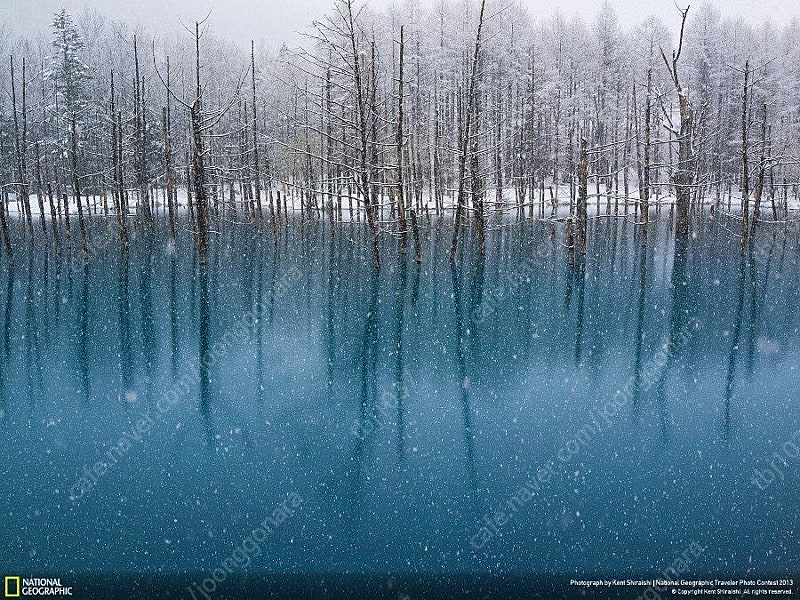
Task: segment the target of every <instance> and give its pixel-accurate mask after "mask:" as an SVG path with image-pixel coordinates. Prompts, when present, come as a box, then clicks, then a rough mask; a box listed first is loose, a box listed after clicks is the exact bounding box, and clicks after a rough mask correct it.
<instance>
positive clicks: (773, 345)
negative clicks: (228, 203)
mask: <svg viewBox="0 0 800 600" xmlns="http://www.w3.org/2000/svg"><path fill="white" fill-rule="evenodd" d="M764 227H765V229H764V231H763V232H762V235H761V237H760V239H759V242H758V243H757V244H756V246H755V248H754V249H753V250H752V251H751V252H750V253H749V254H748V255H747V256H746V257H745V258H744V259H740V257H739V241H738V240H739V238H738V236H737V235H736V234H735V233H734V232H735V231H736V227H735V224H726V223H723V222H717V223H714V224H712V223H706V224H705V225H703V227H702V229H701V233H700V235H698V236H697V237H696V238H695V239H692V240H690V241H689V243H688V246H687V247H686V248H682V247H681V248H677V250H676V249H675V248H674V247H673V244H672V242H670V241H668V240H670V238H671V233H670V232H669V231H668V228H667V224H666V223H665V222H658V223H655V224H654V225H653V226H652V228H651V231H650V236H649V239H648V240H647V244H646V245H645V244H643V243H642V240H641V239H639V238H637V239H634V236H633V233H632V227H631V224H629V223H627V224H626V223H625V222H624V221H622V220H617V221H614V222H600V221H598V222H596V223H593V224H592V228H593V229H592V231H591V243H590V255H589V257H588V259H587V261H586V263H585V265H581V264H578V265H576V266H575V267H572V268H571V267H569V265H568V264H567V256H566V251H565V249H564V240H563V239H562V233H561V230H560V228H559V232H558V233H557V234H556V235H555V236H553V235H552V234H551V230H550V226H549V225H547V224H542V223H528V224H522V225H511V226H508V227H505V228H500V229H497V230H495V231H493V232H492V234H491V236H490V239H489V244H488V246H489V254H488V258H487V259H486V261H485V263H480V262H476V261H474V260H473V257H474V251H473V249H472V247H471V245H470V244H471V242H470V243H468V248H467V251H466V252H465V253H464V255H465V257H463V256H462V258H461V259H460V260H459V261H457V262H456V264H455V265H453V266H451V265H450V263H449V262H447V260H446V259H445V258H444V257H446V244H447V242H449V235H450V228H449V226H446V225H444V226H442V227H441V228H437V227H436V226H433V227H431V228H430V229H429V230H426V232H425V238H426V239H425V240H424V244H423V245H424V247H425V248H427V251H426V254H425V256H424V257H423V264H422V266H421V267H417V266H416V265H415V264H414V263H413V262H412V261H409V262H408V263H407V264H406V263H403V264H401V263H400V262H399V261H398V260H397V259H396V258H395V256H396V253H395V252H394V250H393V249H392V248H390V247H393V244H394V242H393V241H392V240H391V239H387V240H385V241H384V244H385V246H384V249H383V250H384V255H385V258H384V261H385V264H384V267H385V268H384V269H383V270H382V271H381V272H380V274H376V273H375V271H374V270H373V268H372V267H371V264H370V258H369V255H368V252H367V250H366V238H365V237H364V233H363V231H362V230H361V229H360V228H359V227H358V226H357V225H352V226H350V228H348V226H343V228H342V229H339V230H337V235H336V237H335V238H334V239H332V240H331V239H330V238H329V237H328V234H327V227H326V226H324V225H322V224H317V225H314V224H312V225H308V224H307V225H306V226H305V228H304V230H303V231H302V234H301V232H300V229H299V226H298V225H296V224H295V226H294V229H293V232H294V235H293V237H292V238H291V239H289V240H288V241H287V240H283V241H281V243H280V244H279V245H278V247H277V248H276V247H275V246H274V245H273V243H272V240H271V238H270V237H269V236H268V235H267V234H265V235H264V237H263V238H259V237H258V236H255V235H253V234H252V232H250V231H249V230H247V228H244V227H241V228H238V229H235V230H233V231H227V230H223V231H222V232H221V233H219V234H218V235H217V236H215V238H214V240H213V242H212V247H211V251H210V253H211V256H210V263H209V265H208V269H207V271H206V272H199V271H198V270H197V267H196V266H195V259H194V256H193V245H192V242H191V240H190V239H189V238H188V235H187V234H186V233H185V230H184V232H183V233H182V238H181V239H180V240H179V241H178V244H177V246H175V247H171V246H170V244H168V243H167V238H166V236H165V235H164V233H163V232H159V233H156V234H154V235H152V236H146V235H144V234H142V233H138V234H137V237H136V240H135V243H134V244H133V247H132V250H131V252H130V255H129V256H128V257H127V258H125V257H124V255H122V254H121V253H120V252H119V251H118V250H116V249H115V248H114V245H113V244H108V245H104V242H103V241H102V235H103V234H102V232H101V231H100V230H99V229H98V228H95V233H94V235H95V243H94V249H95V251H94V255H95V256H94V258H93V259H92V261H91V262H90V263H89V264H88V266H87V267H85V268H84V267H83V266H82V265H81V263H80V262H79V261H72V262H70V263H67V262H65V261H64V260H63V259H62V260H57V259H56V258H55V257H54V255H53V253H52V251H51V252H50V253H49V255H47V256H46V255H45V253H44V252H43V251H42V250H41V249H38V250H37V252H36V254H35V255H33V256H31V255H29V254H26V253H25V252H24V250H23V249H22V248H20V249H19V250H18V252H17V257H16V267H15V268H14V269H13V270H11V271H8V270H7V269H6V267H5V263H3V269H2V276H0V297H2V298H3V302H2V303H0V311H1V312H0V324H2V329H0V359H1V362H0V407H1V409H2V419H0V476H2V477H1V478H0V480H2V482H3V483H2V497H0V555H1V556H2V557H3V562H4V568H6V569H7V570H8V571H9V572H13V571H18V572H23V574H24V573H39V572H42V573H58V574H62V575H63V574H64V573H87V572H101V573H124V572H151V573H157V572H159V573H177V572H186V571H200V572H204V571H207V572H210V571H211V570H212V569H214V568H216V567H219V566H220V564H221V563H222V561H224V560H225V559H228V558H229V557H231V556H232V553H233V552H234V551H235V549H236V548H237V547H239V548H241V547H242V543H243V540H245V538H247V536H250V535H251V534H252V532H253V530H254V529H256V528H258V527H260V526H261V524H262V523H263V522H264V519H265V518H266V517H270V518H272V519H273V520H272V521H271V522H270V531H268V532H267V535H266V539H263V540H262V541H261V542H260V543H259V545H258V549H257V550H255V549H253V547H252V546H250V547H249V549H248V548H245V550H246V551H248V552H249V558H250V559H251V560H248V561H240V562H239V563H238V565H237V567H236V568H237V570H239V571H242V572H250V573H258V572H265V571H270V572H278V573H283V572H286V573H288V572H310V573H324V572H331V573H360V572H367V573H408V572H414V573H438V572H450V573H493V574H497V573H571V574H578V575H588V574H590V573H601V572H602V573H611V574H615V575H620V576H621V575H623V574H625V573H648V574H651V575H655V574H657V573H661V571H662V570H663V569H665V568H667V567H668V566H670V564H671V563H672V562H673V561H674V559H675V558H676V557H678V556H680V555H681V553H683V552H685V550H686V549H687V548H689V547H690V545H692V544H694V545H695V546H693V548H697V547H700V548H702V549H703V551H702V553H699V554H698V555H697V556H692V559H691V564H690V565H689V571H690V572H691V573H720V574H722V573H725V574H731V575H737V576H742V575H744V574H748V573H750V574H753V573H759V574H765V573H773V574H783V575H786V574H789V573H791V572H794V573H797V572H800V536H798V530H799V529H800V511H798V509H797V497H798V491H800V458H798V457H797V456H793V455H794V450H793V448H797V446H796V445H793V444H794V442H797V443H798V444H800V439H798V438H795V440H794V442H791V440H792V435H793V433H794V432H795V431H797V430H798V428H800V406H799V405H798V401H797V400H798V397H797V390H798V389H800V344H799V343H798V326H799V325H800V311H798V310H797V306H798V302H799V301H800V269H798V263H797V259H798V243H797V241H798V240H797V234H796V233H794V232H790V233H788V234H785V232H784V231H783V230H782V229H766V228H767V227H768V226H767V225H765V226H764ZM428 238H429V239H428ZM531 259H532V260H531ZM671 281H672V282H674V285H671V284H670V282H671ZM256 316H258V317H260V318H258V319H255V318H251V317H256ZM665 345H666V348H667V349H668V352H664V353H662V354H661V355H659V354H658V353H659V349H660V348H662V346H665ZM209 363H213V364H210V365H209ZM201 364H206V365H209V366H208V368H205V367H202V366H198V365H201ZM654 365H655V366H654ZM637 373H638V374H639V377H638V379H637V378H636V374H637ZM631 377H634V380H635V381H637V382H638V385H636V386H634V387H633V388H630V387H629V388H628V389H629V390H630V389H633V391H632V392H631V393H630V394H629V396H626V399H625V401H624V402H622V403H621V404H620V405H619V408H618V410H616V411H614V412H615V414H614V415H609V414H608V412H606V413H605V416H603V415H602V414H601V413H600V412H598V411H600V410H602V407H603V405H604V404H606V403H607V402H608V400H610V399H612V398H613V397H614V393H615V392H616V391H617V390H619V389H621V388H623V386H625V385H626V382H627V381H629V380H630V378H631ZM182 378H183V379H182ZM181 380H182V381H183V383H184V384H185V385H180V384H176V382H180V381H181ZM168 392H171V395H169V396H168V397H169V398H171V399H172V400H174V404H171V405H168V407H169V408H168V410H166V411H165V412H164V413H159V406H161V407H163V406H164V404H163V402H162V404H160V405H159V404H158V402H159V401H163V398H165V394H167V393H168ZM143 417H144V418H145V419H146V420H148V419H149V422H150V426H149V427H146V428H145V429H146V431H145V432H144V433H137V432H136V429H135V428H136V423H137V421H138V420H139V419H141V418H143ZM592 424H593V425H592ZM587 425H592V426H591V427H587ZM126 432H127V435H128V437H125V434H126ZM131 432H133V433H131ZM137 435H138V436H139V439H137V438H136V436H137ZM125 440H127V442H126V441H125ZM787 441H788V442H791V443H789V444H788V445H787ZM120 442H122V445H121V446H120V445H119V443H120ZM114 446H117V447H118V448H122V449H121V450H119V451H118V452H117V453H116V454H113V456H114V457H115V458H114V460H113V461H112V460H110V459H109V451H110V450H111V449H112V448H113V447H114ZM776 453H778V454H780V455H781V456H782V457H783V462H776V460H777V459H776V458H775V454H776ZM98 461H100V462H101V469H100V471H102V473H99V472H97V471H96V470H94V467H93V465H95V463H97V462H98ZM770 461H772V462H773V464H774V465H776V466H779V467H780V468H779V470H780V477H779V476H778V475H777V474H774V481H772V482H771V483H769V484H767V483H765V482H766V481H767V480H768V479H769V476H768V474H764V476H763V477H762V479H761V480H757V482H754V481H753V477H754V469H755V468H758V469H760V470H762V472H763V471H764V470H765V469H769V468H770V467H769V463H770ZM103 462H105V468H103V465H102V463H103ZM540 467H543V468H544V469H545V470H549V471H550V473H551V474H550V475H547V476H546V479H547V481H545V482H543V483H541V487H540V489H539V490H538V491H536V492H535V493H532V495H531V496H525V500H524V502H520V501H519V496H518V491H519V489H520V488H521V487H522V486H523V485H525V484H526V483H527V482H529V481H532V480H534V481H535V480H536V477H537V469H539V468H540ZM87 470H88V471H89V472H91V477H90V476H89V475H87ZM773 473H774V472H773ZM82 478H83V479H82ZM762 488H763V489H762ZM515 495H517V501H514V500H512V498H514V497H515ZM293 502H294V504H293ZM282 504H283V506H284V508H279V507H280V506H281V505H282ZM511 504H514V506H515V509H511V508H510V506H511ZM276 510H277V511H278V513H276V512H275V511H276ZM499 510H502V511H504V513H505V514H506V518H505V519H500V520H501V521H503V522H502V523H500V524H498V522H497V520H496V519H495V514H496V513H497V512H498V511H499ZM276 515H277V516H276ZM487 517H488V518H489V520H490V522H491V525H489V524H487V521H486V519H487ZM482 527H483V528H485V529H481V528H482ZM264 531H266V530H264ZM487 532H488V533H487ZM262 538H263V536H262ZM251 541H252V540H251ZM244 562H247V563H248V564H247V565H244Z"/></svg>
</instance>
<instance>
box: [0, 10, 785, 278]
mask: <svg viewBox="0 0 800 600" xmlns="http://www.w3.org/2000/svg"><path fill="white" fill-rule="evenodd" d="M242 18H246V16H244V15H243V16H242ZM212 20H213V18H212ZM682 23H683V27H682V28H681V34H680V36H678V37H675V36H671V35H670V33H669V31H670V30H669V28H668V27H667V25H669V27H670V28H674V29H676V30H677V27H678V26H681V24H682ZM185 25H186V29H187V31H186V33H185V34H183V35H178V36H170V37H166V38H165V37H163V36H160V35H158V34H155V33H153V32H149V31H146V30H134V29H132V28H131V27H130V26H128V25H127V24H125V23H117V22H112V21H109V20H107V19H105V18H104V17H103V16H102V15H99V14H96V13H88V14H83V15H74V16H71V15H69V14H67V13H66V12H63V11H62V12H61V13H59V14H57V15H54V18H53V25H52V29H51V31H49V32H42V34H41V36H39V37H37V38H36V39H27V38H22V37H18V36H16V35H15V33H14V32H13V31H8V30H6V31H5V33H4V34H3V35H2V36H1V37H0V48H1V49H2V54H3V55H5V56H6V57H8V60H7V63H6V66H5V67H4V68H2V69H0V189H1V190H2V196H1V198H2V207H1V208H2V210H0V215H2V217H3V219H2V223H0V225H2V233H3V246H2V247H3V251H4V252H5V253H7V254H8V255H9V256H12V255H13V251H14V248H13V247H12V246H13V244H12V238H13V236H11V235H10V234H9V223H10V222H11V221H13V220H14V219H21V220H23V221H24V222H25V223H26V225H27V228H28V231H29V232H30V234H33V232H34V231H35V230H42V229H43V230H44V231H45V232H47V233H48V236H50V237H53V238H54V240H53V241H54V242H55V244H56V245H57V246H58V245H59V244H60V243H63V241H64V240H60V241H59V239H58V236H59V232H58V229H59V227H52V228H51V229H52V235H51V234H50V232H49V230H48V228H49V225H48V224H49V223H55V222H58V223H62V222H64V221H66V222H65V223H64V225H65V226H66V228H67V231H68V232H69V231H70V227H71V228H72V230H74V228H75V227H76V226H77V227H78V231H79V235H80V236H81V237H82V239H83V249H84V255H86V256H88V255H89V248H88V244H87V242H86V232H85V229H86V227H87V225H86V222H87V221H88V220H89V219H91V218H93V215H96V214H104V215H106V216H114V215H116V217H117V218H116V223H117V224H116V226H115V227H116V228H117V229H118V230H119V235H120V239H121V243H122V244H123V245H125V244H127V228H128V227H130V224H129V223H128V221H129V220H130V218H131V217H134V218H136V219H141V221H142V222H144V223H147V222H151V221H152V219H153V218H154V215H155V214H156V213H160V212H163V213H164V214H165V215H168V216H169V219H170V223H171V227H172V231H173V234H174V232H175V229H176V222H177V221H178V212H179V204H180V205H184V206H185V207H186V210H187V212H188V213H189V215H190V217H191V219H192V221H191V222H192V224H193V231H194V232H195V234H196V235H197V239H198V241H199V244H200V256H201V261H202V260H203V257H204V252H205V244H206V238H207V234H208V227H209V223H210V222H212V220H213V219H221V218H222V219H227V220H229V221H234V222H244V223H252V224H253V226H254V227H257V228H258V229H259V230H264V231H265V232H269V231H270V230H271V231H272V232H273V233H274V234H275V235H276V236H277V235H279V232H280V230H281V228H282V226H283V225H284V224H285V223H286V221H287V220H288V214H289V212H290V211H291V210H292V208H294V210H296V211H298V212H302V214H303V218H322V219H327V220H329V221H330V224H331V233H332V234H333V232H334V225H335V223H336V222H337V221H342V220H345V221H346V220H356V219H358V220H362V219H363V220H364V222H366V223H367V224H368V227H369V230H370V233H371V239H372V240H373V244H372V246H373V247H372V251H373V255H374V259H375V262H376V264H380V257H379V256H378V245H377V242H376V241H375V240H377V238H378V236H380V235H395V236H397V237H398V239H399V241H400V247H401V252H406V248H407V247H410V246H411V245H412V243H413V244H414V246H416V247H417V248H416V253H417V256H418V254H419V250H418V244H419V242H418V232H417V220H418V219H420V220H421V219H423V218H425V219H427V218H430V217H431V216H432V215H435V216H438V215H442V214H447V215H448V216H449V215H453V218H454V221H453V222H454V223H455V225H454V228H453V229H454V230H453V239H452V244H451V253H452V254H454V253H455V252H456V247H457V244H458V240H459V228H460V227H461V226H462V224H463V225H464V226H465V227H466V228H468V229H470V230H472V231H474V232H475V235H476V239H477V241H478V247H479V248H480V249H481V251H484V249H485V243H484V238H485V231H486V229H487V228H488V227H490V226H491V224H492V223H493V222H496V221H497V220H498V219H500V218H501V217H500V215H501V214H503V213H506V214H510V215H513V216H514V217H517V218H521V217H528V216H546V217H549V218H553V219H566V222H567V226H568V230H569V231H570V232H571V231H572V227H573V218H574V219H575V222H574V226H575V231H576V234H577V236H578V240H579V242H580V241H581V240H582V244H583V247H584V248H585V235H586V233H585V231H586V220H587V218H588V216H591V215H592V214H594V213H596V214H604V215H605V214H608V215H619V214H633V215H634V216H636V217H637V219H638V221H637V222H638V223H640V224H643V225H644V226H645V227H646V223H647V220H648V218H649V217H648V214H649V210H650V207H651V206H653V205H660V204H661V203H662V202H665V204H666V205H669V206H670V207H671V209H674V211H675V214H676V223H677V225H678V227H677V229H678V231H679V232H681V231H683V232H684V233H685V232H686V231H688V227H689V221H690V215H691V214H692V211H693V210H700V209H701V207H702V206H708V205H711V206H713V207H714V208H715V209H716V210H717V211H720V210H724V211H728V212H735V213H736V214H737V215H740V216H739V217H738V218H740V219H741V220H742V223H743V230H742V231H743V237H745V238H746V237H747V232H748V231H749V229H748V228H749V227H751V226H752V225H753V224H754V223H755V222H757V221H758V220H775V221H777V220H783V219H786V218H787V216H788V209H789V205H790V204H791V202H792V201H793V200H794V199H796V197H797V194H798V174H799V172H798V160H797V152H796V141H797V139H798V133H799V131H798V127H799V126H800V97H799V96H798V95H799V94H800V68H798V65H800V26H798V23H796V22H794V21H793V22H791V23H789V24H785V25H782V26H776V25H774V24H770V23H747V22H744V21H742V20H730V19H727V18H725V17H723V16H722V15H721V14H720V12H719V11H718V10H717V9H716V8H713V7H711V6H702V7H692V8H691V9H682V8H676V11H675V23H669V24H665V23H663V22H661V21H660V20H658V19H656V18H649V19H647V20H645V21H643V22H641V23H630V24H629V23H627V22H626V21H625V16H624V15H619V14H616V13H615V11H614V9H613V8H611V7H610V5H608V4H606V5H605V6H604V7H602V9H601V10H600V11H599V13H598V14H597V15H594V16H584V17H577V16H576V17H573V16H564V15H555V16H553V17H551V18H547V19H543V20H535V19H532V18H530V17H529V16H528V15H527V14H526V13H525V11H524V9H522V8H521V7H520V6H519V5H518V4H517V3H514V2H511V3H503V4H501V3H499V2H496V1H495V0H492V1H490V2H485V1H484V2H483V3H481V2H478V1H453V0H442V1H438V0H437V1H435V2H433V3H431V6H430V7H427V6H426V7H424V8H423V7H422V6H421V5H420V4H418V3H415V2H403V3H401V4H399V5H397V6H396V7H394V8H392V9H378V8H377V7H373V6H371V5H370V4H366V5H363V4H358V5H357V4H355V3H352V2H351V1H350V0H335V1H334V2H333V3H332V6H331V9H330V11H329V12H328V14H327V15H320V16H319V19H318V20H317V21H316V22H314V23H313V25H312V26H311V27H310V28H309V31H308V37H307V39H306V41H305V43H304V44H303V45H302V47H301V48H298V49H291V48H287V47H281V48H280V49H274V50H273V49H270V47H269V45H268V43H267V44H265V43H264V42H258V43H251V42H249V41H247V40H231V39H221V38H220V37H218V36H216V35H215V33H214V29H213V23H210V22H199V23H195V22H191V23H188V22H187V23H186V24H185ZM267 42H268V40H267ZM76 200H77V201H76ZM66 206H69V207H70V209H69V210H65V207H66ZM180 210H183V209H182V208H181V209H180ZM76 215H77V223H76ZM70 218H72V221H70ZM462 229H463V228H462ZM73 237H75V239H77V235H74V236H73ZM31 239H33V235H31Z"/></svg>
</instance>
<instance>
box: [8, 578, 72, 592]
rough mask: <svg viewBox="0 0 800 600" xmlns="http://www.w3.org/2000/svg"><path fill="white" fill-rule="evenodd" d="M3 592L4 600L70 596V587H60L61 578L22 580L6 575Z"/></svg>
mask: <svg viewBox="0 0 800 600" xmlns="http://www.w3.org/2000/svg"><path fill="white" fill-rule="evenodd" d="M3 592H4V594H5V597H6V598H19V597H20V596H72V586H66V585H61V578H60V577H59V578H57V579H49V578H39V577H34V578H24V577H19V576H17V575H6V578H5V583H4V587H3Z"/></svg>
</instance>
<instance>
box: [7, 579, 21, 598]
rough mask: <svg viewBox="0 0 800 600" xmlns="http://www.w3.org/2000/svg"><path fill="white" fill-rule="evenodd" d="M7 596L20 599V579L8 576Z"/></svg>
mask: <svg viewBox="0 0 800 600" xmlns="http://www.w3.org/2000/svg"><path fill="white" fill-rule="evenodd" d="M5 596H6V598H19V577H10V576H8V575H6V586H5Z"/></svg>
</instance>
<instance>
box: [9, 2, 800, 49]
mask: <svg viewBox="0 0 800 600" xmlns="http://www.w3.org/2000/svg"><path fill="white" fill-rule="evenodd" d="M370 1H371V2H374V3H376V4H377V5H380V4H384V3H387V2H391V0H370ZM423 1H425V0H423ZM428 1H430V0H428ZM470 1H474V2H476V3H477V2H478V0H470ZM520 1H521V2H522V3H523V4H524V5H525V6H526V7H527V8H528V10H529V12H530V13H531V14H532V15H534V16H548V15H549V14H552V13H553V11H555V10H559V11H560V12H561V13H562V14H564V15H565V16H569V15H571V14H573V13H579V14H581V15H582V16H583V17H584V18H591V17H592V16H593V15H594V14H595V13H596V12H597V9H598V7H599V6H600V5H601V3H602V1H603V0H520ZM609 1H610V3H611V4H612V5H613V6H615V7H616V9H617V13H618V15H619V17H620V22H621V23H622V24H623V26H624V25H626V24H627V23H634V24H635V23H638V22H639V21H641V20H642V19H643V18H645V17H647V16H649V15H651V14H655V15H657V16H659V17H661V18H662V19H663V20H664V22H665V24H667V25H668V26H670V28H672V27H673V26H674V23H675V22H676V21H677V18H678V17H677V13H676V9H675V3H674V1H673V0H609ZM704 1H709V0H698V1H696V2H695V4H696V5H698V6H699V5H700V4H701V3H703V2H704ZM685 2H686V0H682V2H681V4H684V3H685ZM331 3H332V0H0V23H5V24H6V25H7V26H8V27H9V29H10V30H11V31H12V32H14V31H17V32H21V33H24V34H26V35H31V36H35V35H36V34H38V33H44V34H46V35H49V23H50V21H51V19H52V15H53V13H54V12H56V11H58V10H60V9H61V8H62V7H63V8H66V9H67V11H68V12H70V13H71V14H73V15H77V14H79V13H81V12H83V11H84V10H87V9H88V10H97V11H98V12H100V13H102V14H104V15H106V16H107V17H109V18H111V19H114V20H123V21H127V22H128V23H130V24H131V25H134V24H142V25H145V26H147V27H148V28H149V29H152V30H154V31H164V30H175V29H178V28H180V23H179V19H183V21H184V22H186V23H191V22H193V21H194V20H196V19H202V18H203V17H204V16H205V15H206V14H207V13H208V12H209V10H211V11H212V15H211V23H212V28H213V30H214V32H215V33H216V34H217V35H220V36H227V37H230V38H238V39H240V40H241V41H242V42H243V45H245V44H246V43H247V41H248V40H250V39H256V40H260V39H262V38H263V39H264V40H266V41H267V43H268V45H269V46H272V47H279V46H280V44H281V43H283V42H286V43H287V44H288V45H293V44H296V43H297V42H298V41H299V39H300V37H299V36H298V34H297V32H299V31H301V30H304V29H306V28H307V27H308V25H309V24H310V23H311V21H312V20H313V19H314V18H319V16H321V15H322V14H323V13H325V12H326V11H327V10H328V9H329V8H330V6H331ZM710 3H711V4H714V5H716V6H718V7H719V8H720V9H721V11H722V12H723V14H727V15H729V16H731V17H742V18H745V19H749V20H753V21H758V22H761V21H763V20H765V19H770V20H772V21H773V22H775V23H784V22H787V21H789V20H790V19H792V18H798V19H800V0H710Z"/></svg>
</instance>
